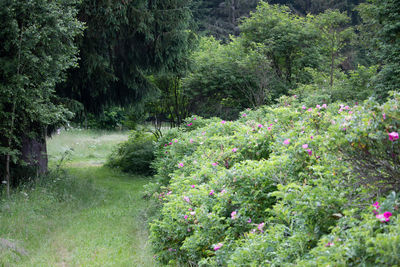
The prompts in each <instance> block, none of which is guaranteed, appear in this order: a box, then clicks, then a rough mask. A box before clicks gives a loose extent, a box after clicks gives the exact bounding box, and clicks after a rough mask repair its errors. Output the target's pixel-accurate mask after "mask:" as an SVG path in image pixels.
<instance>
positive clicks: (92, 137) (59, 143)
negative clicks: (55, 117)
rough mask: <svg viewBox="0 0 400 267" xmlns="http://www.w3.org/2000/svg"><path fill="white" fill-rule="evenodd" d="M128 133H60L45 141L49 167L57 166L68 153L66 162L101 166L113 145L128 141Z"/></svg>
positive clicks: (74, 131)
mask: <svg viewBox="0 0 400 267" xmlns="http://www.w3.org/2000/svg"><path fill="white" fill-rule="evenodd" d="M128 134H129V132H127V131H125V132H109V131H99V130H81V129H74V130H68V131H62V132H61V134H60V135H54V136H53V137H52V138H49V139H48V140H47V152H48V154H49V161H50V166H54V164H57V163H58V162H59V161H60V159H61V158H62V157H63V155H64V154H65V153H66V152H67V151H69V152H70V154H69V156H68V158H67V159H68V161H69V162H70V163H71V162H72V163H73V164H77V165H79V164H82V165H84V166H87V165H102V164H104V163H105V161H106V159H107V156H108V155H109V154H110V152H111V151H112V150H113V149H114V147H115V145H117V144H118V143H121V142H123V141H126V140H128Z"/></svg>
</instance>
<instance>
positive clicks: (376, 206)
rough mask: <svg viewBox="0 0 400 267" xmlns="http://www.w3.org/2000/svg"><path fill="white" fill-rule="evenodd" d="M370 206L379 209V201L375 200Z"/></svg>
mask: <svg viewBox="0 0 400 267" xmlns="http://www.w3.org/2000/svg"><path fill="white" fill-rule="evenodd" d="M372 206H374V207H375V209H379V208H380V207H381V206H379V202H378V201H376V202H375V203H374V204H372Z"/></svg>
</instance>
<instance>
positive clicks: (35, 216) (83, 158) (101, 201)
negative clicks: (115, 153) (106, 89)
mask: <svg viewBox="0 0 400 267" xmlns="http://www.w3.org/2000/svg"><path fill="white" fill-rule="evenodd" d="M110 136H111V134H107V133H102V134H95V133H87V132H83V133H79V132H72V133H64V134H61V136H59V137H55V138H53V139H52V140H50V141H49V152H50V153H51V156H52V157H53V158H58V155H57V153H63V151H62V150H68V149H69V148H70V147H68V145H75V146H76V147H75V148H74V152H73V153H72V155H71V161H70V162H68V164H67V172H68V173H69V176H72V177H75V178H73V179H76V181H73V183H76V185H77V186H78V188H77V189H73V190H70V191H68V190H67V189H65V185H64V187H62V186H61V187H60V188H61V190H66V191H68V192H69V193H66V194H71V196H70V197H68V198H67V199H68V201H61V202H60V201H54V200H52V198H50V200H49V201H47V200H46V199H47V198H43V193H42V194H40V195H39V194H37V195H38V196H37V197H35V194H36V193H35V192H28V194H29V197H30V200H29V201H31V203H20V202H22V200H21V199H20V198H18V197H16V198H15V199H14V200H13V201H14V202H13V203H12V204H13V205H14V206H13V207H14V208H15V209H16V210H18V212H15V213H14V214H13V215H12V216H11V217H9V218H8V219H6V217H5V216H3V217H2V216H1V213H0V223H6V224H12V223H15V225H14V227H11V226H10V227H8V228H6V227H3V228H2V227H1V226H0V237H2V236H3V237H5V238H7V239H9V240H12V241H17V242H18V244H19V245H21V246H22V247H24V249H26V250H27V251H28V254H29V255H28V256H18V255H12V254H11V253H10V252H8V254H7V253H4V251H3V256H5V258H4V259H8V260H7V261H6V260H4V261H2V260H1V259H0V266H2V265H4V266H155V265H156V264H155V262H154V261H153V259H152V253H151V249H150V245H149V243H148V230H147V219H148V218H147V217H148V214H149V207H148V206H149V203H148V202H147V201H146V200H144V199H143V198H142V196H143V193H142V192H143V186H144V185H145V184H146V183H147V182H148V178H146V177H140V176H133V175H128V174H124V173H121V172H118V171H113V170H110V169H108V168H106V167H103V166H101V164H102V163H103V162H104V161H105V158H106V155H107V153H109V151H110V150H109V148H110V147H111V146H112V145H111V144H110V143H113V145H115V143H117V142H119V141H121V140H125V139H126V134H125V135H124V134H119V135H114V137H110ZM76 143H79V144H78V145H77V144H76ZM79 187H81V188H79ZM44 188H46V187H44ZM57 188H58V187H57ZM40 190H43V188H42V187H41V188H40ZM61 193H62V192H61ZM24 194H26V193H25V192H24ZM6 204H7V203H6ZM8 204H10V203H8ZM24 205H26V206H24ZM37 206H42V208H38V209H36V208H35V207H37ZM10 209H11V210H12V208H10ZM32 209H34V210H35V209H36V211H34V212H33V213H32ZM20 220H22V222H21V221H20ZM18 221H20V222H18ZM27 224H29V225H27ZM15 228H17V229H15ZM19 228H20V229H19ZM7 229H8V232H6V231H7ZM0 252H1V249H0ZM1 257H2V253H0V258H1Z"/></svg>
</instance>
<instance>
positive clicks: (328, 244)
mask: <svg viewBox="0 0 400 267" xmlns="http://www.w3.org/2000/svg"><path fill="white" fill-rule="evenodd" d="M333 245H335V243H333V242H328V243H326V244H325V247H331V246H333Z"/></svg>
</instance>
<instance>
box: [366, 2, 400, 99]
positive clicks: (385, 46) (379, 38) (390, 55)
mask: <svg viewBox="0 0 400 267" xmlns="http://www.w3.org/2000/svg"><path fill="white" fill-rule="evenodd" d="M358 10H359V12H360V14H361V17H362V20H363V24H362V26H361V34H362V35H363V37H364V39H363V40H364V41H365V43H364V44H365V47H366V49H367V50H368V54H369V56H370V57H373V58H375V59H376V60H377V61H378V64H379V65H380V71H379V73H378V75H377V76H376V89H377V91H376V94H377V95H379V96H381V97H382V99H384V96H386V95H387V92H388V91H390V90H398V89H399V84H400V16H399V14H400V4H399V2H398V1H397V0H382V1H377V0H370V1H368V3H365V4H362V5H360V6H359V7H358Z"/></svg>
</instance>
